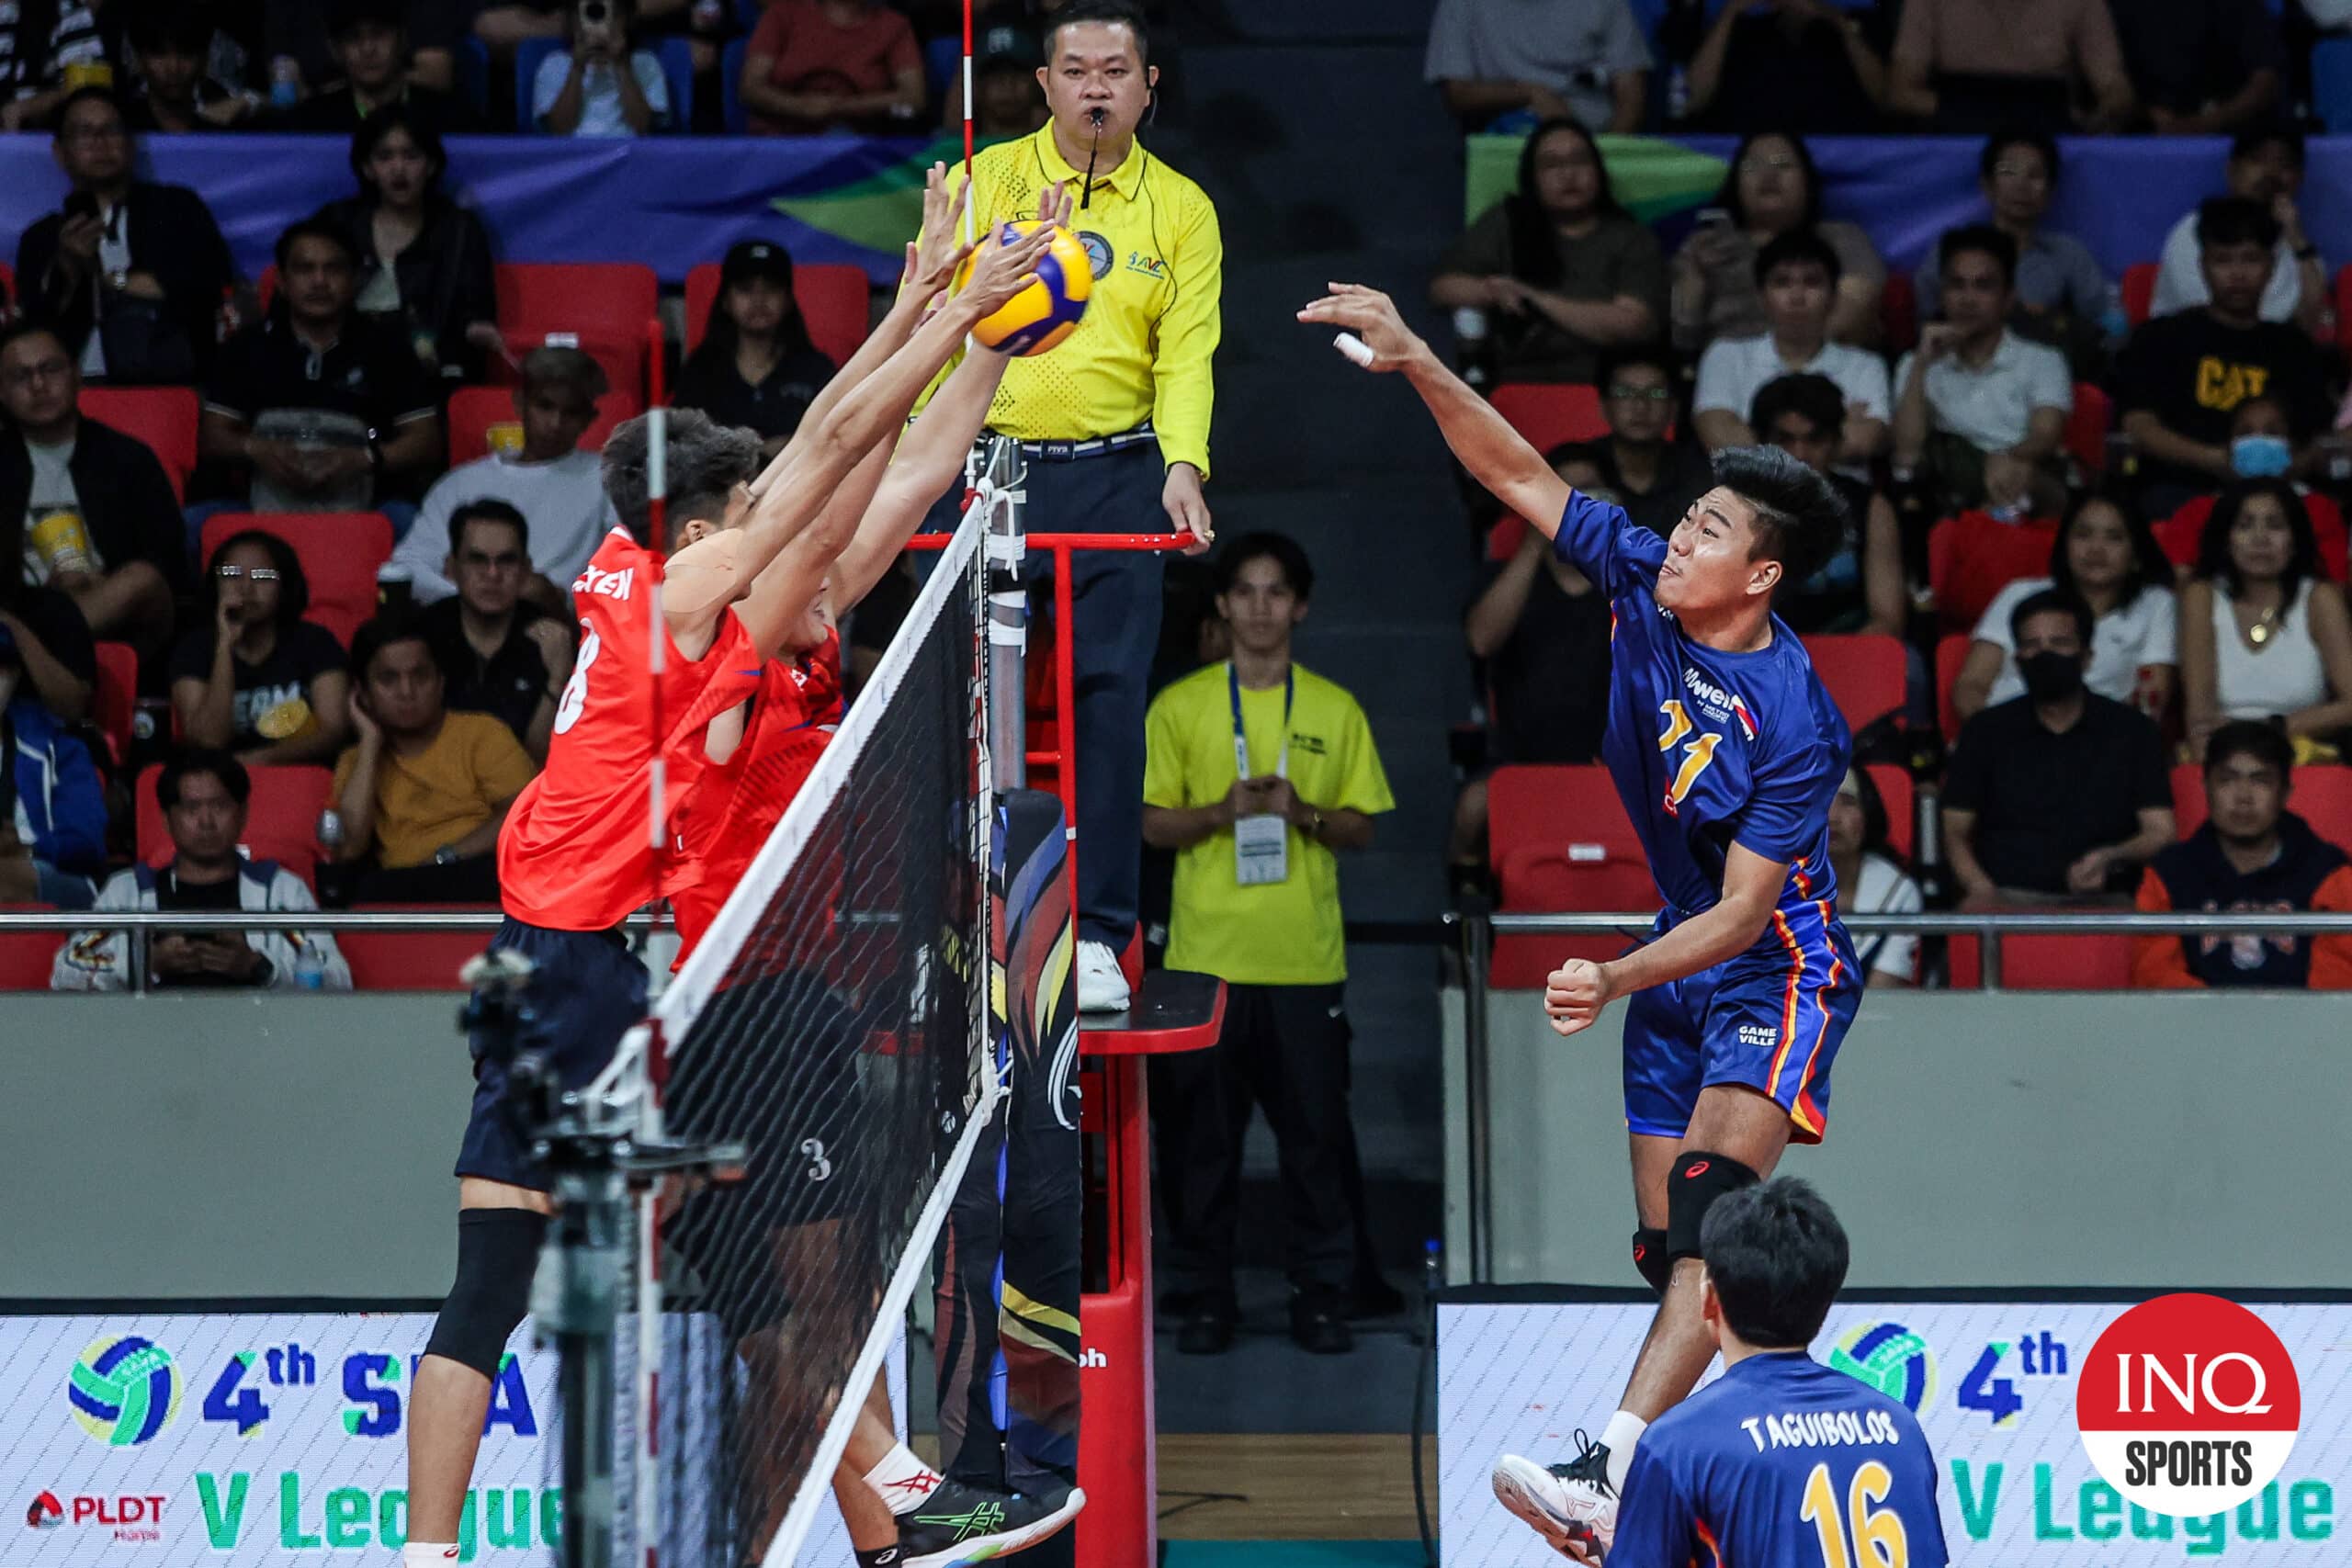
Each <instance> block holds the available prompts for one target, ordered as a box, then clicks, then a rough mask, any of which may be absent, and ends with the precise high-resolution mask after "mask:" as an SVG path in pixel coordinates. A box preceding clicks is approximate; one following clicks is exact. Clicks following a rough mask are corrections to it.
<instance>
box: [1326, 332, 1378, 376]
mask: <svg viewBox="0 0 2352 1568" xmlns="http://www.w3.org/2000/svg"><path fill="white" fill-rule="evenodd" d="M1331 346H1332V347H1333V348H1336V349H1338V350H1339V351H1340V353H1341V354H1344V355H1347V356H1348V357H1349V358H1350V359H1352V360H1354V361H1355V362H1356V363H1357V364H1358V365H1361V366H1363V367H1365V368H1367V369H1369V368H1370V367H1371V366H1372V347H1371V345H1370V344H1366V343H1365V342H1364V341H1363V339H1362V338H1360V337H1358V336H1356V334H1355V333H1340V335H1339V336H1337V337H1335V338H1333V339H1332V340H1331Z"/></svg>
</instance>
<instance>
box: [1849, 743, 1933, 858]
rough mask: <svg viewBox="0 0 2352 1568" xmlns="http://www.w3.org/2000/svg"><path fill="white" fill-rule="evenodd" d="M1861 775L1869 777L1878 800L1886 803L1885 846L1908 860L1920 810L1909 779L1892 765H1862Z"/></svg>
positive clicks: (1875, 763) (1889, 763) (1906, 774)
mask: <svg viewBox="0 0 2352 1568" xmlns="http://www.w3.org/2000/svg"><path fill="white" fill-rule="evenodd" d="M1862 772H1864V773H1868V774H1870V776H1871V783H1872V784H1876V785H1878V795H1879V798H1880V799H1881V800H1883V801H1884V802H1885V803H1886V841H1887V844H1888V846H1889V847H1890V848H1892V849H1893V850H1894V852H1895V853H1896V854H1898V855H1901V856H1902V857H1903V858H1904V859H1905V860H1909V859H1910V858H1911V844H1912V841H1913V840H1914V839H1915V838H1916V837H1917V829H1918V826H1919V817H1918V811H1919V807H1918V802H1917V795H1915V794H1914V793H1913V790H1912V787H1911V775H1910V774H1909V773H1905V772H1904V770H1903V769H1902V768H1900V767H1898V766H1896V765H1895V764H1894V763H1893V762H1869V763H1865V764H1864V765H1863V768H1862Z"/></svg>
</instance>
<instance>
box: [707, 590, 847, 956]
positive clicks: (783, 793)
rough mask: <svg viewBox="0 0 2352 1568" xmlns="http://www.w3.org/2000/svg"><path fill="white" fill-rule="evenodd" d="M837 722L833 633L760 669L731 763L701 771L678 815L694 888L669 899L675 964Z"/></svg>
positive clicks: (780, 814)
mask: <svg viewBox="0 0 2352 1568" xmlns="http://www.w3.org/2000/svg"><path fill="white" fill-rule="evenodd" d="M841 721H842V637H841V632H840V630H839V629H838V628H836V629H835V630H833V631H831V632H829V633H828V634H827V635H826V637H825V640H824V641H823V642H821V643H820V644H818V645H817V646H816V647H815V648H813V649H809V651H808V652H806V653H804V654H801V655H799V656H798V657H797V658H796V659H794V660H791V661H789V662H786V660H780V659H779V660H769V661H768V663H767V666H766V668H765V669H763V671H761V672H760V689H759V694H758V695H757V696H755V697H754V698H753V699H752V712H751V715H750V716H749V717H748V718H747V719H746V720H745V721H744V726H743V739H742V741H741V744H739V745H738V746H737V747H736V748H735V754H734V755H733V756H731V757H729V759H728V760H727V761H725V762H723V763H718V762H714V763H710V764H708V765H707V767H706V768H705V769H704V771H703V773H702V777H701V781H700V783H699V784H698V785H697V786H696V788H695V793H694V795H692V796H691V797H690V798H689V799H688V800H687V801H686V803H685V806H684V810H683V811H682V813H681V819H680V823H679V834H680V837H681V839H682V840H683V841H684V846H685V850H686V853H687V854H688V856H689V857H691V858H693V859H695V861H697V862H699V863H700V864H701V867H702V876H701V880H700V881H698V882H697V883H696V884H695V886H691V887H684V888H681V889H679V890H678V891H676V892H674V893H673V894H672V895H671V898H670V907H671V909H672V912H673V913H674V914H675V915H676V917H677V921H678V936H679V939H680V942H681V943H682V945H681V946H680V948H679V951H678V961H679V962H680V963H681V964H683V963H684V962H685V959H686V955H687V954H688V953H692V952H693V951H694V950H695V947H696V946H697V945H698V944H699V943H700V942H701V941H702V938H703V933H704V932H705V931H708V930H709V929H710V923H711V921H712V920H714V919H717V918H718V911H719V908H720V907H721V906H723V905H724V904H725V903H726V902H727V896H728V895H729V894H730V893H732V892H734V891H735V885H736V884H737V883H738V882H741V880H742V879H743V874H744V873H745V872H747V871H749V870H750V869H751V868H752V861H753V860H754V859H756V858H757V857H758V855H759V852H760V851H761V849H762V848H763V846H764V845H765V844H766V843H767V841H768V837H769V835H770V834H772V833H774V832H775V825H776V824H777V823H778V822H781V821H783V820H784V813H785V809H786V807H789V806H790V805H791V804H792V798H793V796H795V795H798V794H799V793H800V786H801V785H802V784H805V783H807V782H808V778H809V770H810V769H812V768H814V767H815V766H816V765H817V759H818V758H819V757H820V756H821V755H822V754H823V752H824V750H825V746H826V744H827V743H828V742H829V741H831V739H832V738H833V731H834V730H835V729H836V728H839V727H840V724H841Z"/></svg>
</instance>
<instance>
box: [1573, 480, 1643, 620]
mask: <svg viewBox="0 0 2352 1568" xmlns="http://www.w3.org/2000/svg"><path fill="white" fill-rule="evenodd" d="M1552 548H1553V550H1554V551H1555V553H1557V554H1558V556H1559V558H1561V559H1562V560H1564V561H1566V562H1567V563H1568V564H1569V565H1570V566H1572V567H1574V568H1576V569H1577V570H1578V571H1580V572H1582V573H1584V574H1585V575H1586V576H1587V577H1589V578H1590V579H1592V580H1593V581H1595V582H1597V583H1599V584H1600V588H1601V592H1604V593H1607V594H1609V595H1610V596H1611V598H1614V597H1615V596H1616V594H1617V592H1618V590H1619V589H1620V588H1624V587H1640V588H1645V589H1646V588H1655V587H1656V586H1657V569H1658V564H1659V563H1660V562H1661V561H1663V560H1665V559H1666V541H1665V540H1664V539H1661V538H1659V537H1658V536H1657V535H1656V534H1653V533H1651V532H1650V531H1649V530H1648V529H1647V528H1645V527H1643V526H1641V525H1639V524H1637V523H1635V522H1634V520H1633V519H1632V518H1630V517H1628V516H1626V515H1625V509H1624V508H1623V507H1622V506H1611V505H1610V504H1609V503H1608V502H1605V501H1595V500H1593V499H1592V497H1590V496H1589V495H1587V494H1585V493H1584V492H1583V491H1573V490H1572V491H1569V492H1568V504H1567V506H1566V509H1565V510H1563V511H1562V512H1561V513H1560V531H1559V533H1557V534H1556V535H1555V536H1553V539H1552Z"/></svg>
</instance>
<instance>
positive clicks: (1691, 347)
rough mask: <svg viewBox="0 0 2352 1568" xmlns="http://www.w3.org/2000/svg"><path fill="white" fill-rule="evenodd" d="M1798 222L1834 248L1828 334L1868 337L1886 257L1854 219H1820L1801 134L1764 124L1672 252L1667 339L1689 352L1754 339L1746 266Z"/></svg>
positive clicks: (1756, 307)
mask: <svg viewBox="0 0 2352 1568" xmlns="http://www.w3.org/2000/svg"><path fill="white" fill-rule="evenodd" d="M1717 214H1720V215H1721V216H1720V218H1718V217H1717V216H1716V215H1717ZM1801 230H1803V231H1811V232H1814V233H1816V234H1818V235H1820V237H1821V238H1822V239H1823V240H1825V241H1826V242H1827V243H1828V245H1829V248H1830V249H1831V250H1832V251H1833V252H1835V253H1836V254H1837V258H1838V265H1837V267H1836V269H1835V272H1834V273H1833V276H1834V278H1835V280H1836V285H1837V298H1836V299H1835V300H1834V301H1833V302H1832V303H1831V305H1830V308H1829V336H1830V339H1831V340H1832V341H1833V342H1836V343H1844V344H1858V345H1860V346H1861V347H1865V348H1868V347H1871V346H1872V345H1874V344H1876V343H1877V342H1878V339H1879V330H1880V325H1879V320H1880V319H1879V296H1880V295H1881V294H1883V292H1884V291H1885V288H1886V264H1885V263H1883V262H1882V261H1880V260H1879V257H1878V252H1876V251H1875V250H1873V249H1871V241H1870V236H1869V235H1867V234H1865V233H1863V232H1862V231H1861V230H1860V228H1859V227H1857V226H1856V225H1854V224H1851V223H1848V222H1845V221H1844V220H1828V221H1824V220H1823V219H1822V216H1821V175H1820V174H1819V173H1818V172H1817V171H1816V170H1815V168H1814V166H1813V153H1812V152H1809V151H1808V150H1807V149H1806V147H1805V144H1804V141H1803V140H1802V139H1801V138H1798V137H1794V136H1790V135H1787V134H1786V133H1784V132H1781V131H1777V130H1765V131H1757V132H1754V133H1751V134H1750V135H1748V136H1747V137H1745V138H1743V139H1742V140H1741V141H1740V144H1739V148H1738V150H1737V151H1736V152H1734V153H1733V154H1732V161H1731V175H1730V176H1729V177H1728V178H1727V179H1725V180H1724V184H1723V188H1722V189H1721V190H1720V191H1718V192H1716V194H1715V206H1714V207H1713V208H1708V209H1702V211H1701V212H1700V214H1699V226H1698V227H1697V228H1696V229H1694V230H1692V231H1691V237H1690V238H1689V239H1687V240H1685V241H1683V242H1682V248H1681V249H1680V250H1679V251H1677V252H1675V253H1674V277H1673V284H1674V292H1673V314H1674V344H1675V346H1676V347H1677V348H1680V349H1682V350H1684V351H1686V352H1689V353H1696V352H1697V351H1698V350H1699V349H1701V348H1702V347H1704V346H1705V345H1706V344H1707V343H1708V341H1709V340H1710V339H1713V338H1718V337H1755V336H1757V335H1758V334H1759V333H1763V332H1764V331H1765V330H1766V329H1767V328H1768V327H1770V324H1771V318H1770V315H1769V314H1768V313H1767V312H1766V310H1765V309H1764V290H1763V287H1762V285H1761V284H1760V283H1759V282H1758V277H1757V270H1756V264H1757V262H1758V259H1759V258H1760V257H1761V255H1762V254H1763V251H1764V247H1765V246H1767V245H1769V244H1770V243H1772V242H1773V241H1775V240H1777V239H1780V238H1781V236H1783V235H1785V234H1791V233H1794V232H1797V231H1801Z"/></svg>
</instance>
